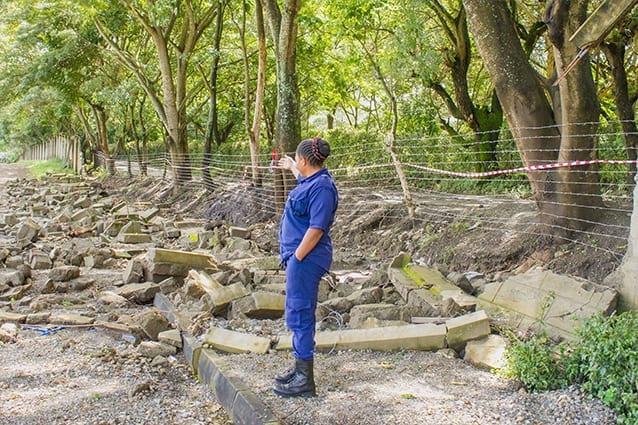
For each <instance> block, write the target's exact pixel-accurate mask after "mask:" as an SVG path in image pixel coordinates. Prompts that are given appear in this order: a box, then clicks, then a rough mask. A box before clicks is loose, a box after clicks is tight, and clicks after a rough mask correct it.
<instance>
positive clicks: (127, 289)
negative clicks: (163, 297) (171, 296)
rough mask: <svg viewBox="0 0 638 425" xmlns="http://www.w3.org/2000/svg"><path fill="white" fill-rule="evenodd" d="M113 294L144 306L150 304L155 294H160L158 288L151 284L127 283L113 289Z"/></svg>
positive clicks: (156, 285)
mask: <svg viewBox="0 0 638 425" xmlns="http://www.w3.org/2000/svg"><path fill="white" fill-rule="evenodd" d="M113 292H115V293H116V294H117V295H121V296H122V297H124V298H126V299H128V300H130V301H133V302H136V303H138V304H146V303H149V302H151V301H152V300H153V298H154V297H155V294H157V293H158V292H160V287H159V285H158V284H156V283H153V282H144V283H129V284H128V285H124V286H121V287H119V288H117V289H115V290H114V291H113Z"/></svg>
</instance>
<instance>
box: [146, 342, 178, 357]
mask: <svg viewBox="0 0 638 425" xmlns="http://www.w3.org/2000/svg"><path fill="white" fill-rule="evenodd" d="M137 352H138V353H140V354H141V355H142V356H144V357H148V358H150V359H153V358H155V357H157V356H164V357H166V356H170V355H173V354H175V353H177V348H175V347H173V346H172V345H168V344H164V343H162V342H156V341H142V342H140V345H138V346H137Z"/></svg>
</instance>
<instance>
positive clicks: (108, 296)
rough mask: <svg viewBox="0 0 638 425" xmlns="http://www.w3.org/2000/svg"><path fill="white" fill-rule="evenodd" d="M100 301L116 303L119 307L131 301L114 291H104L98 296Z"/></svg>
mask: <svg viewBox="0 0 638 425" xmlns="http://www.w3.org/2000/svg"><path fill="white" fill-rule="evenodd" d="M98 302H100V303H103V304H108V305H114V306H117V307H123V306H125V305H127V304H128V303H129V302H130V301H129V300H127V299H126V298H125V297H123V296H121V295H118V294H116V293H115V292H113V291H103V292H102V293H100V295H99V297H98Z"/></svg>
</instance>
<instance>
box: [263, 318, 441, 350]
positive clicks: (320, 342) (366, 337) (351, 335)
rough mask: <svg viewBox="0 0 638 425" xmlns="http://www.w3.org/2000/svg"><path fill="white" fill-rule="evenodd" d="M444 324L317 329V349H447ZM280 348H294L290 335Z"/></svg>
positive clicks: (279, 344)
mask: <svg viewBox="0 0 638 425" xmlns="http://www.w3.org/2000/svg"><path fill="white" fill-rule="evenodd" d="M446 334H447V332H446V327H445V326H444V325H433V324H424V325H409V324H408V325H405V326H388V327H381V328H372V329H349V330H341V331H328V332H317V333H316V334H315V342H316V345H315V349H316V350H332V349H339V350H347V349H353V350H379V351H395V350H438V349H441V348H445V346H446V345H445V337H446ZM275 348H276V349H277V350H290V349H292V339H291V337H290V336H287V337H284V338H281V339H280V340H279V342H278V343H277V345H276V347H275Z"/></svg>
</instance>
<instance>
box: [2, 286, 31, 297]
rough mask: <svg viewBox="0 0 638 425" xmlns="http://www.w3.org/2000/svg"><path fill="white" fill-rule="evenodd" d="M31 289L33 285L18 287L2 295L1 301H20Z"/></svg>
mask: <svg viewBox="0 0 638 425" xmlns="http://www.w3.org/2000/svg"><path fill="white" fill-rule="evenodd" d="M29 289H31V284H30V283H28V284H26V285H22V286H16V287H15V288H11V289H9V290H8V291H5V292H3V293H2V295H0V301H11V300H14V301H15V300H19V299H21V298H22V297H24V295H25V294H26V292H27V291H28V290H29Z"/></svg>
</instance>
